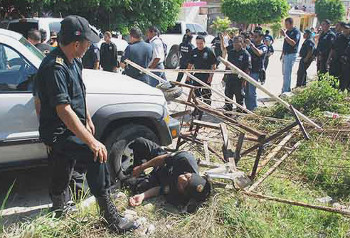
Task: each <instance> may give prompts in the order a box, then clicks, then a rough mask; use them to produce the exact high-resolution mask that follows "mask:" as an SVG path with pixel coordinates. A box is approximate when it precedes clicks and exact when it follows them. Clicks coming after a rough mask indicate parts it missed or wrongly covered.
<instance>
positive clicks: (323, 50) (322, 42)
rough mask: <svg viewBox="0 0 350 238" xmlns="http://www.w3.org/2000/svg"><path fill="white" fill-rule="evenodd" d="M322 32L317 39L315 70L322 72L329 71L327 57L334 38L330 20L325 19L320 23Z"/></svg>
mask: <svg viewBox="0 0 350 238" xmlns="http://www.w3.org/2000/svg"><path fill="white" fill-rule="evenodd" d="M321 27H322V33H321V35H320V36H319V39H318V45H317V48H316V57H317V72H318V73H319V74H324V73H327V72H328V71H329V65H327V62H329V61H328V57H329V54H330V52H331V48H332V45H333V42H334V40H335V34H334V32H333V31H331V29H330V27H331V22H330V20H328V19H326V20H324V21H322V23H321Z"/></svg>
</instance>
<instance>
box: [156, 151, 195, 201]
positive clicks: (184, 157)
mask: <svg viewBox="0 0 350 238" xmlns="http://www.w3.org/2000/svg"><path fill="white" fill-rule="evenodd" d="M185 173H196V174H198V173H199V172H198V165H197V162H196V159H195V158H194V157H193V155H192V154H190V153H189V152H186V151H181V152H178V153H176V154H175V155H173V156H170V157H168V158H166V159H165V164H164V166H162V167H161V168H160V170H159V172H158V178H159V182H160V187H161V194H163V195H164V196H165V199H166V200H167V202H169V203H172V204H174V205H180V204H185V203H187V202H188V201H187V198H186V197H185V196H184V194H180V193H179V191H178V189H177V181H178V177H179V176H180V175H182V174H185Z"/></svg>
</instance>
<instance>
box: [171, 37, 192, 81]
mask: <svg viewBox="0 0 350 238" xmlns="http://www.w3.org/2000/svg"><path fill="white" fill-rule="evenodd" d="M192 38H193V36H192V35H185V36H184V38H183V41H182V43H181V44H180V46H179V48H180V69H187V66H188V62H189V61H190V58H191V54H192V50H193V49H194V48H195V47H194V45H193V44H192V43H191V42H192ZM183 76H184V73H182V72H180V73H179V74H178V75H177V79H176V81H177V82H181V80H182V77H183Z"/></svg>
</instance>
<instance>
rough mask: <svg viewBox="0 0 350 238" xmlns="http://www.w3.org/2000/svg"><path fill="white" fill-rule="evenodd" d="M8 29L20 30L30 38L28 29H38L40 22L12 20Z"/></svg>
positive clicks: (19, 31)
mask: <svg viewBox="0 0 350 238" xmlns="http://www.w3.org/2000/svg"><path fill="white" fill-rule="evenodd" d="M8 29H9V30H11V31H15V32H18V33H20V34H22V35H23V36H24V37H25V38H28V31H30V30H31V29H36V30H38V22H11V23H10V24H9V26H8Z"/></svg>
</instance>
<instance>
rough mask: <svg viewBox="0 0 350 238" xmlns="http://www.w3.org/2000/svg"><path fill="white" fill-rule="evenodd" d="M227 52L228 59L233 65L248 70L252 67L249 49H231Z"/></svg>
mask: <svg viewBox="0 0 350 238" xmlns="http://www.w3.org/2000/svg"><path fill="white" fill-rule="evenodd" d="M227 54H228V59H227V60H228V61H229V62H230V63H232V64H233V65H235V66H237V67H238V68H239V69H240V70H242V71H244V72H246V71H247V70H251V69H252V61H251V56H250V54H249V53H248V51H247V50H244V49H241V50H240V51H236V50H234V49H231V50H230V51H228V52H227Z"/></svg>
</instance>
